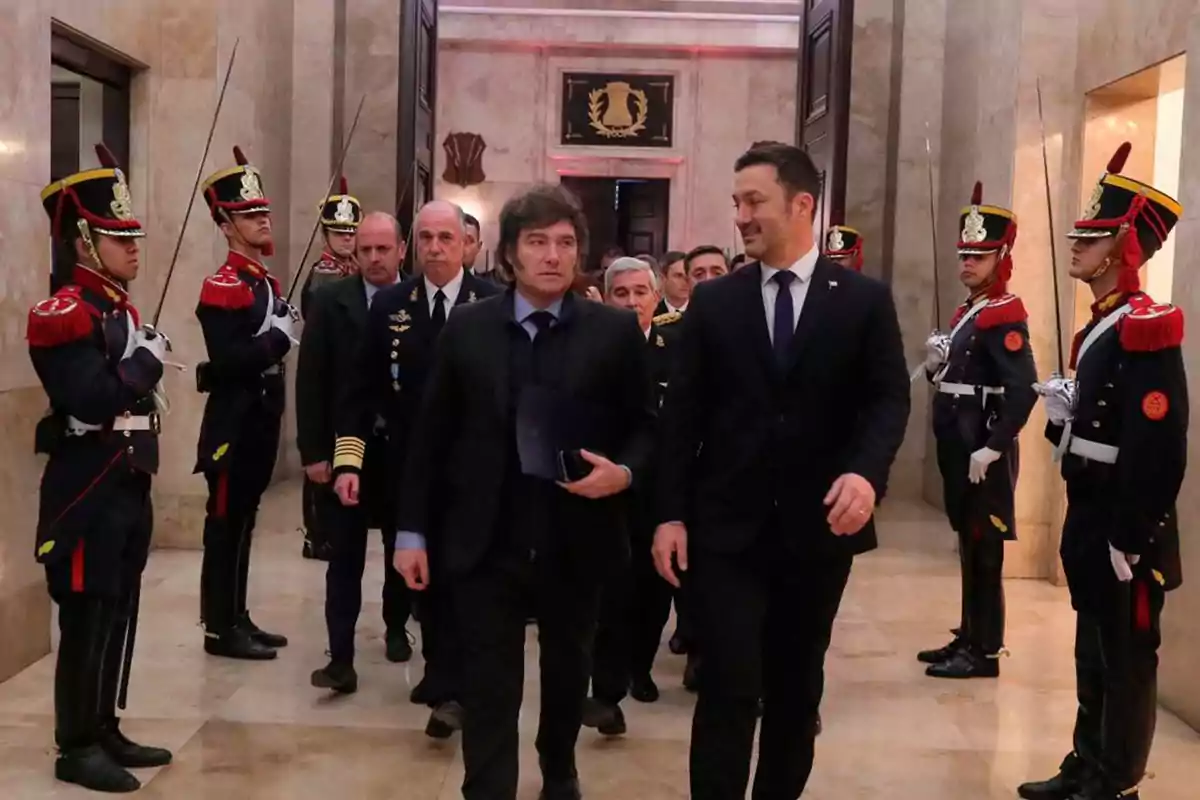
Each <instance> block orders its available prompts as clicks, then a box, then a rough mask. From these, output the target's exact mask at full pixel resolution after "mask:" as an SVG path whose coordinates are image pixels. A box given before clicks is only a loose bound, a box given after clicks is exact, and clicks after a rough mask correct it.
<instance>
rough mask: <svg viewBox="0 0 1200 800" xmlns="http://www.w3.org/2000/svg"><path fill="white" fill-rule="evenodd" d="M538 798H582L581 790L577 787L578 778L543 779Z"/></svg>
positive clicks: (570, 799) (556, 799)
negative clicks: (553, 780) (562, 779)
mask: <svg viewBox="0 0 1200 800" xmlns="http://www.w3.org/2000/svg"><path fill="white" fill-rule="evenodd" d="M538 800H583V791H582V790H581V789H580V788H579V778H571V779H569V780H565V781H555V782H553V783H551V782H550V781H544V782H543V784H542V791H541V793H540V794H538Z"/></svg>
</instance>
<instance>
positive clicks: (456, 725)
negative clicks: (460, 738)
mask: <svg viewBox="0 0 1200 800" xmlns="http://www.w3.org/2000/svg"><path fill="white" fill-rule="evenodd" d="M463 716H464V714H463V707H462V706H461V705H459V704H458V703H457V702H455V701H454V700H447V701H446V702H444V703H440V704H439V705H438V707H437V708H435V709H434V710H433V713H432V714H430V715H429V722H428V723H427V724H426V725H425V735H426V736H428V737H429V738H431V739H449V738H450V737H451V736H453V735H454V732H455V731H461V730H462V726H463Z"/></svg>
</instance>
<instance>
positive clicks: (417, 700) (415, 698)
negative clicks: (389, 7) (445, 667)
mask: <svg viewBox="0 0 1200 800" xmlns="http://www.w3.org/2000/svg"><path fill="white" fill-rule="evenodd" d="M408 702H410V703H412V704H414V705H418V706H432V705H436V703H437V697H436V695H434V692H433V686H432V681H430V680H429V678H428V677H425V678H422V679H421V681H420V683H418V684H417V685H416V686H414V687H413V690H412V692H410V693H409V695H408Z"/></svg>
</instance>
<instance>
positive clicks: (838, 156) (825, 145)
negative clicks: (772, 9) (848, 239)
mask: <svg viewBox="0 0 1200 800" xmlns="http://www.w3.org/2000/svg"><path fill="white" fill-rule="evenodd" d="M803 3H804V6H803V9H804V10H803V12H802V14H801V25H800V54H799V65H798V70H799V71H798V75H797V80H796V92H797V97H796V143H797V144H798V145H799V146H801V147H803V148H805V149H806V150H807V151H808V154H809V155H810V156H812V159H813V162H814V163H815V164H816V166H817V169H818V170H820V172H821V176H822V191H821V197H820V198H818V206H817V219H816V223H815V224H816V227H817V228H818V231H819V236H820V238H818V239H817V241H818V242H822V241H824V240H825V236H824V233H825V227H826V226H827V225H828V222H829V216H830V212H835V213H836V214H838V215H839V216H840V215H841V214H842V213H844V211H845V207H846V149H847V134H848V131H849V122H850V52H851V45H852V42H853V37H854V2H853V0H803Z"/></svg>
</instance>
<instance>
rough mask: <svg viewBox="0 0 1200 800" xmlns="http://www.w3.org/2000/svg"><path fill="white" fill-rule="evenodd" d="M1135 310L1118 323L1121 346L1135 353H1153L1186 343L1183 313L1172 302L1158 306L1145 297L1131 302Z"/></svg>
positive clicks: (1136, 298) (1133, 299) (1142, 296)
mask: <svg viewBox="0 0 1200 800" xmlns="http://www.w3.org/2000/svg"><path fill="white" fill-rule="evenodd" d="M1129 304H1130V305H1131V306H1133V310H1132V311H1130V312H1129V313H1128V314H1126V315H1125V316H1124V317H1122V318H1121V321H1120V322H1119V323H1117V324H1118V325H1119V326H1120V330H1121V347H1123V348H1125V349H1126V350H1128V351H1129V352H1131V353H1149V352H1153V351H1155V350H1165V349H1167V348H1168V347H1179V346H1180V345H1181V344H1183V311H1181V310H1180V309H1179V307H1178V306H1173V305H1171V304H1170V303H1155V302H1154V301H1153V300H1151V299H1150V298H1149V297H1147V296H1145V295H1141V296H1140V297H1135V298H1132V299H1131V300H1130V303H1129Z"/></svg>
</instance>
